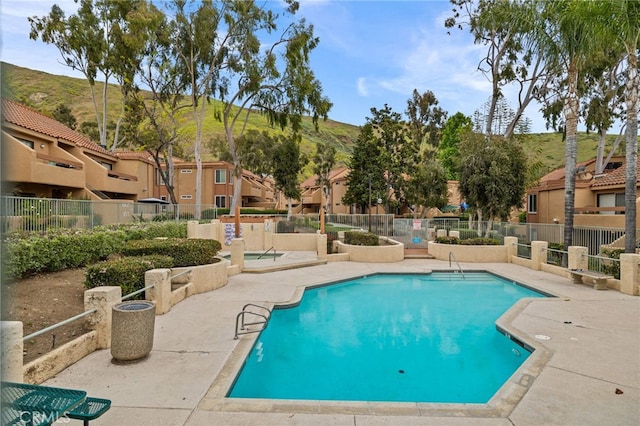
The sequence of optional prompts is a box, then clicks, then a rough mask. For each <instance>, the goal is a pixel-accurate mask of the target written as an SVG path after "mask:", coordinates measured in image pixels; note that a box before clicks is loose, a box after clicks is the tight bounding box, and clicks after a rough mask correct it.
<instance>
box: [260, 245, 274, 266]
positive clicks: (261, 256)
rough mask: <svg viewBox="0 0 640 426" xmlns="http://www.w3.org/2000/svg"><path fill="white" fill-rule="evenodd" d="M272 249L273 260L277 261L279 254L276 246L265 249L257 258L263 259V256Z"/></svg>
mask: <svg viewBox="0 0 640 426" xmlns="http://www.w3.org/2000/svg"><path fill="white" fill-rule="evenodd" d="M271 250H273V261H274V262H275V261H276V256H277V255H276V248H275V247H271V248H268V249H267V251H265V252H264V253H262V254H261V255H260V256H258V259H256V260H260V259H262V258H263V257H264V256H265V255H266V254H267V253H269V252H270V251H271Z"/></svg>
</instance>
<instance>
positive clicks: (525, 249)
mask: <svg viewBox="0 0 640 426" xmlns="http://www.w3.org/2000/svg"><path fill="white" fill-rule="evenodd" d="M516 246H517V248H518V250H517V256H518V257H521V258H523V259H531V245H530V244H520V243H518V244H516Z"/></svg>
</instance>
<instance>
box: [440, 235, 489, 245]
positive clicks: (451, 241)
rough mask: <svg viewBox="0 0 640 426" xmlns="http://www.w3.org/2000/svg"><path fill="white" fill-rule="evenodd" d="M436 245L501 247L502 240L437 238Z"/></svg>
mask: <svg viewBox="0 0 640 426" xmlns="http://www.w3.org/2000/svg"><path fill="white" fill-rule="evenodd" d="M435 242H436V243H440V244H458V245H467V246H497V245H500V240H496V239H495V238H479V237H478V238H469V239H466V240H463V239H460V238H458V237H437V238H436V241H435Z"/></svg>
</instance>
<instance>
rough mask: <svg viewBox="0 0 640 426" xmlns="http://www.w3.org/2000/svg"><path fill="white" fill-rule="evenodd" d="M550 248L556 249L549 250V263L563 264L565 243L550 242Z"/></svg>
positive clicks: (548, 246)
mask: <svg viewBox="0 0 640 426" xmlns="http://www.w3.org/2000/svg"><path fill="white" fill-rule="evenodd" d="M547 248H548V249H551V250H554V251H547V263H549V264H551V265H562V258H563V257H564V253H561V252H563V251H564V243H549V244H548V245H547ZM555 250H557V251H555Z"/></svg>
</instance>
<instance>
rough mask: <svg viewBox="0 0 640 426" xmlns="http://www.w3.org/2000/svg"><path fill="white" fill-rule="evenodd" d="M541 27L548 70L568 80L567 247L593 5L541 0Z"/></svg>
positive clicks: (565, 112) (542, 52) (570, 0)
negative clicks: (581, 81)
mask: <svg viewBox="0 0 640 426" xmlns="http://www.w3.org/2000/svg"><path fill="white" fill-rule="evenodd" d="M538 8H539V10H540V11H541V15H540V22H539V24H540V26H539V27H538V31H536V32H535V34H534V38H535V43H536V44H537V46H538V49H539V52H540V55H543V56H544V57H545V58H546V61H547V64H548V67H549V69H550V70H552V71H554V72H555V73H556V74H557V75H558V76H559V77H560V79H563V78H562V77H566V85H565V86H564V90H563V93H562V95H561V96H562V101H563V115H564V121H565V132H566V141H565V144H566V145H565V191H564V214H565V219H564V225H565V227H564V246H565V250H566V249H567V248H568V247H569V246H570V245H572V243H573V215H574V208H575V181H576V159H577V153H578V118H579V111H580V110H579V107H580V105H579V96H580V94H579V92H578V83H579V79H580V78H581V71H582V70H583V69H584V67H585V64H586V63H587V61H588V60H589V57H590V55H591V54H593V52H594V51H593V47H594V44H595V42H594V36H593V25H592V23H593V22H592V20H593V17H592V16H590V15H589V2H584V1H582V0H559V1H554V2H549V1H546V0H540V1H539V2H538Z"/></svg>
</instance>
